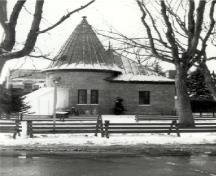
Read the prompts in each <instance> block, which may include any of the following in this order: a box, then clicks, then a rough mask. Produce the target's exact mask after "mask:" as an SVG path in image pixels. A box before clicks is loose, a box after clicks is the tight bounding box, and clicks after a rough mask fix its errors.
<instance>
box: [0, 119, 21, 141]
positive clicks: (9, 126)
mask: <svg viewBox="0 0 216 176" xmlns="http://www.w3.org/2000/svg"><path fill="white" fill-rule="evenodd" d="M21 131H22V127H21V123H20V121H19V120H18V119H16V120H8V119H1V120H0V133H13V138H14V139H15V138H16V136H17V134H18V135H19V136H20V132H21Z"/></svg>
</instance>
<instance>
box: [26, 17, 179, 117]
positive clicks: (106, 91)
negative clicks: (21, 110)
mask: <svg viewBox="0 0 216 176" xmlns="http://www.w3.org/2000/svg"><path fill="white" fill-rule="evenodd" d="M44 73H46V85H47V87H46V88H42V89H39V90H38V91H35V92H34V93H32V94H29V95H28V96H27V100H29V102H31V101H34V103H32V107H35V108H34V110H32V112H35V113H38V114H52V112H53V108H54V106H53V103H54V87H55V86H57V109H58V110H64V109H67V108H68V109H70V108H72V107H73V108H76V109H77V110H78V111H79V112H80V113H95V112H100V113H102V114H113V108H114V106H115V101H116V98H117V97H120V98H122V99H123V105H124V107H125V109H126V111H125V114H173V113H174V112H175V109H174V94H175V90H174V89H175V88H174V81H173V80H172V79H168V78H166V77H162V76H158V75H157V74H156V73H154V72H153V71H151V70H149V69H148V68H145V67H144V66H142V65H140V64H138V63H136V62H134V61H132V60H130V59H128V58H125V57H121V56H119V55H118V54H117V53H115V51H113V50H112V49H111V48H109V49H108V50H105V48H104V47H103V45H102V43H101V42H100V41H99V39H98V37H97V35H96V33H95V32H94V30H93V29H92V27H91V25H89V24H88V22H87V19H86V17H83V19H82V21H81V23H80V24H79V25H78V26H77V27H76V28H75V30H74V31H73V32H72V34H71V36H70V37H69V38H68V40H67V41H66V42H65V44H64V45H63V46H62V48H61V49H60V51H59V53H58V54H57V56H56V57H55V58H54V61H53V62H52V63H51V64H50V66H49V67H48V68H47V69H46V70H44ZM35 97H37V99H36V98H35ZM42 108H43V109H42ZM36 109H37V110H36Z"/></svg>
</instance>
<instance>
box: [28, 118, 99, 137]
mask: <svg viewBox="0 0 216 176" xmlns="http://www.w3.org/2000/svg"><path fill="white" fill-rule="evenodd" d="M66 133H93V134H95V136H97V135H98V133H101V136H103V123H102V118H101V115H98V116H90V117H89V116H84V117H82V116H79V117H75V118H71V119H66V120H64V121H61V120H59V121H56V122H55V123H54V122H53V121H51V120H27V135H29V136H30V137H31V138H32V137H33V136H34V134H66Z"/></svg>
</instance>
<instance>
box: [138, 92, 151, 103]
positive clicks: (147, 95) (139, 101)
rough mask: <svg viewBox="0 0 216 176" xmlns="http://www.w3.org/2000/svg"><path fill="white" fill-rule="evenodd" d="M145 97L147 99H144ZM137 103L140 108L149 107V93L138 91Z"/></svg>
mask: <svg viewBox="0 0 216 176" xmlns="http://www.w3.org/2000/svg"><path fill="white" fill-rule="evenodd" d="M141 93H143V96H141ZM146 93H147V94H146ZM146 97H147V99H146ZM138 103H139V105H140V106H149V105H151V92H150V91H146V90H139V92H138Z"/></svg>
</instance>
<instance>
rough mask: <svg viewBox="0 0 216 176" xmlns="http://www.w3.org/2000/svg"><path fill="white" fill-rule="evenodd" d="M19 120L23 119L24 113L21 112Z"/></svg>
mask: <svg viewBox="0 0 216 176" xmlns="http://www.w3.org/2000/svg"><path fill="white" fill-rule="evenodd" d="M19 120H20V121H22V120H23V113H19Z"/></svg>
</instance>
